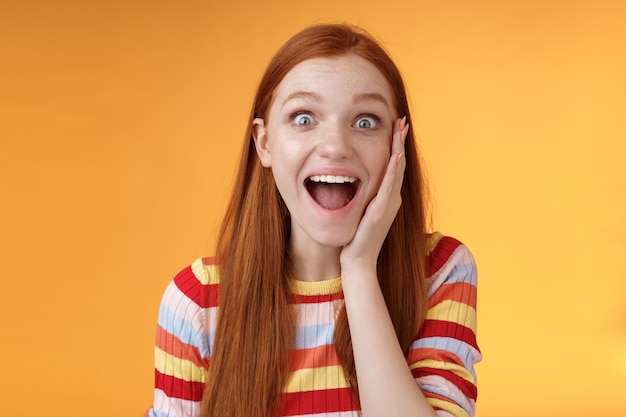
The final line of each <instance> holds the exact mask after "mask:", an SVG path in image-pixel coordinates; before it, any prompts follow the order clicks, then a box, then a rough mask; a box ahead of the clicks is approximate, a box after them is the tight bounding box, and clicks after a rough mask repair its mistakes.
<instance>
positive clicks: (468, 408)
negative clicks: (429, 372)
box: [419, 384, 472, 416]
mask: <svg viewBox="0 0 626 417" xmlns="http://www.w3.org/2000/svg"><path fill="white" fill-rule="evenodd" d="M453 385H454V384H453ZM419 387H420V389H421V390H422V391H428V392H432V393H433V394H437V395H441V396H442V397H445V398H448V399H449V400H450V401H452V402H454V403H455V404H457V405H458V406H459V407H461V408H462V409H463V410H465V412H466V413H467V414H468V415H470V416H471V415H472V407H471V406H470V404H469V403H468V401H466V400H467V399H466V398H463V399H460V398H455V397H454V396H452V395H451V394H452V393H451V392H450V391H448V390H446V389H441V388H440V387H438V386H436V385H426V384H424V385H422V384H419Z"/></svg>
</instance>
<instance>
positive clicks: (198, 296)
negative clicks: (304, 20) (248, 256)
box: [148, 233, 481, 417]
mask: <svg viewBox="0 0 626 417" xmlns="http://www.w3.org/2000/svg"><path fill="white" fill-rule="evenodd" d="M429 247H430V251H429V258H430V259H429V265H430V271H429V279H428V288H429V292H428V296H429V298H428V313H427V317H426V321H425V322H424V324H423V325H422V327H421V329H420V331H419V334H418V335H417V337H416V339H415V341H414V342H413V344H412V346H411V348H410V350H409V354H408V356H407V365H408V367H409V368H410V369H411V371H412V373H413V376H414V377H415V380H416V383H417V384H418V385H419V387H420V389H421V390H422V392H423V393H424V395H425V397H426V399H427V400H428V401H429V403H430V404H431V405H432V407H433V408H434V409H435V411H436V412H437V414H438V415H440V416H450V415H452V416H473V415H474V412H475V408H476V393H477V390H476V374H475V371H474V365H475V364H476V363H477V362H478V361H480V359H481V354H480V351H479V349H478V346H477V344H476V266H475V263H474V259H473V257H472V255H471V253H470V252H469V250H468V249H467V248H466V247H465V246H463V245H462V244H461V243H460V242H458V241H457V240H455V239H453V238H450V237H443V236H442V235H441V234H439V233H435V234H433V235H432V236H431V237H430V239H429ZM218 286H219V278H218V276H217V268H216V267H215V265H214V261H213V259H212V258H205V259H198V260H196V261H195V262H194V263H193V264H192V265H191V266H189V267H187V268H186V269H184V270H183V271H181V272H180V273H179V274H178V275H177V276H176V277H175V278H174V280H173V281H172V282H171V283H170V285H169V286H168V287H167V289H166V291H165V294H164V296H163V300H162V302H161V308H160V311H159V319H158V329H157V338H156V347H155V390H154V404H153V406H152V408H151V409H150V410H149V413H148V414H149V416H150V417H197V416H198V415H199V413H200V402H201V400H202V394H203V390H204V384H205V381H206V378H207V372H208V368H209V358H210V357H211V349H212V347H213V342H214V336H215V328H216V318H217V308H218V305H217V292H218ZM292 293H293V297H292V307H293V308H294V309H295V313H296V316H295V317H296V318H297V328H296V350H295V352H293V353H294V354H293V355H292V362H291V364H290V375H289V379H288V382H287V385H286V386H285V388H284V390H283V394H282V397H281V399H280V404H281V406H280V416H307V417H322V416H326V417H356V416H358V415H359V411H358V406H357V403H356V401H355V399H354V397H353V394H352V390H351V388H350V386H349V384H348V382H347V381H346V379H345V377H344V375H343V371H342V369H341V365H340V364H339V361H338V358H337V355H336V352H335V349H334V346H333V332H334V326H335V319H336V313H337V312H338V311H339V309H340V307H341V304H342V303H343V293H342V289H341V279H340V278H336V279H333V280H327V281H319V282H302V281H292Z"/></svg>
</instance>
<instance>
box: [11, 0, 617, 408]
mask: <svg viewBox="0 0 626 417" xmlns="http://www.w3.org/2000/svg"><path fill="white" fill-rule="evenodd" d="M27 3H28V5H27ZM0 19H1V20H2V21H1V22H0V42H1V43H0V48H1V49H0V51H1V56H2V58H1V60H2V63H1V64H0V138H1V145H0V146H1V147H0V171H1V172H0V174H1V178H2V180H0V187H1V188H0V192H1V194H0V195H1V199H0V222H1V224H0V233H1V241H0V244H1V247H0V250H1V255H0V271H1V274H2V280H1V288H0V317H1V320H2V324H1V326H2V330H3V336H2V342H1V343H0V349H1V351H0V353H1V360H2V364H3V365H2V378H1V379H0V410H2V411H1V413H2V415H6V416H13V417H20V416H38V415H50V416H84V415H90V416H111V415H115V416H139V415H141V414H142V413H143V412H144V411H145V409H146V408H147V407H148V406H149V404H150V402H151V395H152V378H153V370H152V352H153V351H152V344H153V340H154V334H155V326H156V316H157V311H158V304H159V300H160V297H161V294H162V292H163V290H164V288H165V286H166V284H167V283H168V282H169V280H170V279H171V278H172V277H173V276H174V274H175V273H176V272H178V270H180V269H181V268H183V267H184V266H186V265H187V264H189V263H190V262H191V261H192V260H193V259H194V258H195V257H198V256H202V255H207V254H210V253H211V250H212V248H213V236H214V233H215V228H216V225H217V224H219V221H220V215H221V212H222V210H223V208H224V205H225V202H226V196H227V194H228V191H229V189H230V186H231V178H232V173H233V169H234V166H235V161H236V158H237V155H238V153H239V149H240V146H241V140H242V135H243V132H244V127H245V123H246V117H247V115H248V109H249V106H250V103H251V101H252V95H253V92H254V89H255V86H256V83H257V81H258V80H259V78H260V75H261V72H262V70H263V68H264V67H265V65H266V64H267V62H268V60H269V58H270V56H271V55H272V54H273V52H274V51H275V50H276V48H278V47H279V45H280V44H281V43H282V42H284V41H285V40H286V39H287V37H289V36H290V35H292V34H293V33H295V32H296V31H298V30H299V29H301V28H302V27H304V26H307V25H309V24H311V23H317V22H325V21H337V20H340V21H341V20H346V21H349V22H352V23H356V24H360V25H362V26H364V27H365V28H367V29H369V30H370V31H371V32H372V33H373V34H374V35H375V36H377V37H378V38H380V39H381V40H383V41H384V42H385V44H386V45H387V47H388V49H389V50H390V51H391V53H392V55H393V56H394V57H395V58H396V60H397V62H398V64H399V66H400V67H401V69H402V71H403V73H404V74H405V76H406V81H407V84H408V86H409V88H410V96H411V99H412V104H413V109H414V123H413V129H415V130H416V132H417V133H418V135H419V138H420V139H419V141H420V146H421V150H422V153H423V155H424V158H425V160H426V162H427V168H428V175H429V178H430V183H431V185H432V196H433V200H434V201H435V220H434V222H435V225H436V227H437V229H439V230H442V231H444V232H445V233H448V234H452V235H454V236H456V237H458V238H460V239H461V240H463V241H464V242H465V243H466V244H467V245H468V246H469V247H470V248H471V249H472V251H473V252H474V254H475V256H476V258H477V260H478V266H479V288H480V292H479V307H478V309H479V343H480V345H481V348H482V350H483V354H484V358H485V359H484V361H483V362H482V363H481V364H480V365H479V366H478V374H479V380H480V388H479V402H478V414H477V415H478V416H479V417H500V416H507V417H517V416H520V417H521V416H525V417H526V416H568V417H569V416H588V415H594V416H624V415H626V401H625V399H624V389H625V387H626V302H625V301H626V281H625V278H626V261H625V259H626V256H625V255H626V222H625V220H624V215H625V213H626V198H625V196H626V168H625V164H626V163H625V162H624V159H625V157H626V144H625V143H626V141H625V139H626V127H625V122H624V120H625V119H626V75H625V74H626V24H625V22H626V3H625V2H622V1H614V2H610V1H591V0H590V1H573V0H572V1H498V0H493V1H440V2H426V1H415V0H407V1H399V0H385V1H380V0H360V1H357V0H347V1H336V0H318V1H309V2H286V1H285V2H281V1H277V0H273V1H268V0H266V1H249V2H244V1H240V0H230V1H226V2H217V1H215V0H208V1H197V0H195V1H179V2H164V1H134V2H130V1H88V2H78V1H75V2H69V1H58V2H40V3H39V4H36V3H34V2H8V1H6V2H2V4H1V5H0Z"/></svg>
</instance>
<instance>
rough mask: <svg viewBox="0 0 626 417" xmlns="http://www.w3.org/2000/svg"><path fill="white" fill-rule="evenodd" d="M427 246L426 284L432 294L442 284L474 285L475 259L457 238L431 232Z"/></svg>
mask: <svg viewBox="0 0 626 417" xmlns="http://www.w3.org/2000/svg"><path fill="white" fill-rule="evenodd" d="M428 242H429V247H428V250H429V252H428V276H429V277H428V286H429V289H430V291H429V295H432V293H434V292H435V291H436V290H437V289H438V288H440V287H441V286H442V285H444V284H454V283H463V284H467V285H470V286H472V287H476V284H477V282H476V281H477V274H476V261H475V260H474V256H473V255H472V253H471V252H470V250H469V249H468V248H467V246H465V245H464V244H463V243H462V242H460V241H459V240H457V239H455V238H453V237H450V236H444V235H442V234H441V233H438V232H436V233H433V234H432V235H430V237H429V241H428Z"/></svg>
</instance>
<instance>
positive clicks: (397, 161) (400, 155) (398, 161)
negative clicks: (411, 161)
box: [396, 152, 404, 165]
mask: <svg viewBox="0 0 626 417" xmlns="http://www.w3.org/2000/svg"><path fill="white" fill-rule="evenodd" d="M403 156H404V152H400V153H399V154H398V156H397V157H396V165H400V161H402V157H403Z"/></svg>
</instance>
